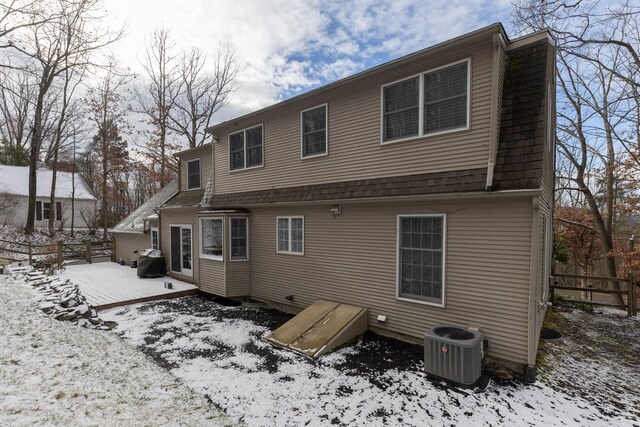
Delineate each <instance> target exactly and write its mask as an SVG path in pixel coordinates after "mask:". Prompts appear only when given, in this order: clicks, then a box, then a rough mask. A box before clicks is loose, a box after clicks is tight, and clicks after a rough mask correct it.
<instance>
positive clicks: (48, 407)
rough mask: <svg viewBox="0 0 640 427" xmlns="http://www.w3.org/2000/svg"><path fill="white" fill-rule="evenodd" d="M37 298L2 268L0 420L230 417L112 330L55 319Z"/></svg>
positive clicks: (138, 421) (198, 421)
mask: <svg viewBox="0 0 640 427" xmlns="http://www.w3.org/2000/svg"><path fill="white" fill-rule="evenodd" d="M40 301H41V300H40V298H39V296H38V295H37V294H36V292H35V291H33V290H32V289H30V288H28V286H27V285H26V284H24V282H23V281H20V280H16V279H12V278H10V277H9V276H7V275H0V307H2V309H1V310H0V425H3V426H31V425H47V426H67V425H189V426H196V425H229V424H230V421H229V420H228V418H227V417H226V416H225V415H224V414H222V413H221V412H220V411H219V410H217V409H216V408H215V407H214V406H213V405H211V404H210V403H209V402H208V401H207V400H206V399H205V398H204V397H202V396H201V395H198V394H196V393H193V392H192V391H191V390H189V389H188V388H187V387H185V386H184V385H182V384H181V383H180V382H179V381H177V380H176V378H175V377H174V376H172V375H171V374H170V373H168V372H167V371H166V370H165V369H163V368H161V367H159V366H158V365H157V364H155V363H154V362H153V361H152V360H150V359H149V358H148V357H147V356H145V355H144V354H142V353H141V352H139V351H137V350H135V349H134V348H132V347H131V346H129V345H127V344H126V343H124V342H122V340H120V339H119V338H118V337H116V336H115V335H113V334H112V333H108V332H104V331H95V330H87V329H84V328H79V327H77V326H74V325H72V324H70V323H67V322H59V321H56V320H54V319H53V318H51V317H49V316H47V315H45V314H43V313H41V312H40V310H39V309H38V304H39V303H40Z"/></svg>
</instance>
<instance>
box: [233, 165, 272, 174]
mask: <svg viewBox="0 0 640 427" xmlns="http://www.w3.org/2000/svg"><path fill="white" fill-rule="evenodd" d="M263 167H264V163H263V164H261V165H259V166H251V167H248V168H242V169H229V173H237V172H244V171H250V170H252V169H260V168H263Z"/></svg>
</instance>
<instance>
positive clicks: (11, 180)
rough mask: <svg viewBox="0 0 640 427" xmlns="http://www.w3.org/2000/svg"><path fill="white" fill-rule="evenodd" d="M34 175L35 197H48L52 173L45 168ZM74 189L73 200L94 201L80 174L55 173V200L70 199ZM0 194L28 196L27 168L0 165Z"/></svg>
mask: <svg viewBox="0 0 640 427" xmlns="http://www.w3.org/2000/svg"><path fill="white" fill-rule="evenodd" d="M36 174H37V178H36V180H37V181H36V182H37V186H36V197H49V196H50V195H51V181H52V179H53V171H52V170H51V169H47V168H39V169H38V170H37V171H36ZM74 187H75V194H73V197H74V198H75V199H84V200H95V197H94V196H93V194H92V193H91V190H90V189H89V186H88V185H87V183H86V182H85V181H84V179H82V177H81V176H80V174H77V173H75V174H74V173H71V172H60V171H58V172H57V173H56V197H57V198H69V199H70V198H71V197H72V193H73V188H74ZM0 193H7V194H15V195H18V196H28V195H29V167H28V166H7V165H0Z"/></svg>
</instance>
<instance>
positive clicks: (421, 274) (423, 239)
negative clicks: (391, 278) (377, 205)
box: [398, 216, 444, 304]
mask: <svg viewBox="0 0 640 427" xmlns="http://www.w3.org/2000/svg"><path fill="white" fill-rule="evenodd" d="M443 224H444V217H441V216H440V217H438V216H424V217H401V218H400V247H399V263H400V271H399V275H400V277H399V278H398V279H399V294H400V296H401V297H405V298H412V299H419V300H424V301H429V302H434V303H437V304H441V303H442V296H443V284H444V271H443V267H444V263H443V247H444V230H443Z"/></svg>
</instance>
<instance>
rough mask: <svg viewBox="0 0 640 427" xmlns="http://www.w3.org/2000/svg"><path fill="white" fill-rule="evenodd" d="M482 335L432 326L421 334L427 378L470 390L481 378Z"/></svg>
mask: <svg viewBox="0 0 640 427" xmlns="http://www.w3.org/2000/svg"><path fill="white" fill-rule="evenodd" d="M483 340H484V337H483V335H482V332H479V331H474V330H471V329H465V328H460V327H457V326H444V325H441V326H436V327H434V328H433V329H430V330H428V331H427V332H425V334H424V370H425V372H426V373H427V375H428V376H430V377H433V378H438V379H443V380H446V381H449V382H451V383H453V384H455V385H458V386H463V387H471V386H474V385H475V384H476V383H477V381H478V380H479V379H480V376H481V374H482V358H483V357H484V348H483Z"/></svg>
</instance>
